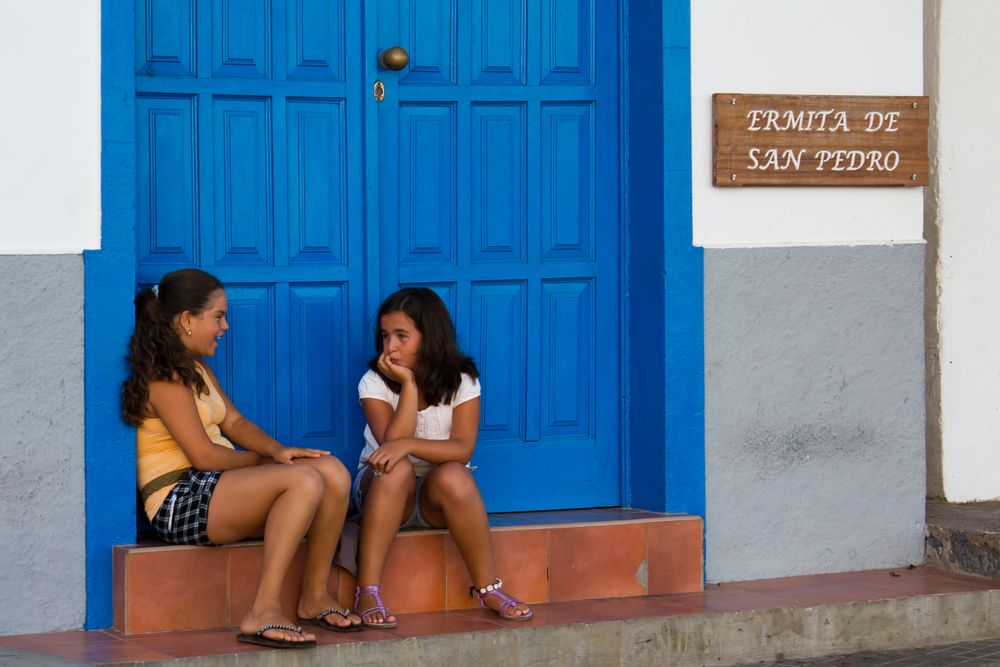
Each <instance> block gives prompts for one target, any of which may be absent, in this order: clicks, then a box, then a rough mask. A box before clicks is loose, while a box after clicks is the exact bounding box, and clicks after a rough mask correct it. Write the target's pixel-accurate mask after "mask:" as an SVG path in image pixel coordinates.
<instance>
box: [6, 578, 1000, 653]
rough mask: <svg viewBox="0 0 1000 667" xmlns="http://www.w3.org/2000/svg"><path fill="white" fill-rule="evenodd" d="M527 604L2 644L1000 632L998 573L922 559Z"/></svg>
mask: <svg viewBox="0 0 1000 667" xmlns="http://www.w3.org/2000/svg"><path fill="white" fill-rule="evenodd" d="M533 609H534V611H535V618H534V619H533V620H532V621H529V622H526V623H511V622H505V621H502V620H500V619H498V618H497V617H496V616H495V615H492V614H488V613H486V612H483V611H480V610H473V609H469V610H460V611H449V612H434V613H420V614H400V615H399V617H400V626H399V628H398V629H396V630H381V631H379V630H365V631H364V632H360V633H352V634H347V635H344V634H337V633H331V632H323V631H319V632H318V633H317V635H318V644H319V645H318V646H317V647H316V648H314V649H307V650H302V651H294V652H292V651H275V650H268V649H263V648H259V647H252V646H248V645H245V644H238V643H237V642H236V641H235V638H234V629H233V628H220V629H216V630H206V631H189V632H169V633H159V634H148V635H122V634H119V633H115V632H113V631H98V632H70V633H55V634H50V635H27V636H21V637H0V647H7V648H9V649H15V650H18V651H31V652H35V653H43V654H48V655H53V656H57V657H59V658H62V659H68V660H77V661H81V662H85V663H90V664H117V665H145V666H153V665H157V666H159V665H163V666H164V667H166V665H171V666H176V665H234V666H235V665H240V666H243V665H253V666H256V665H261V666H265V665H289V664H294V665H302V666H305V665H317V666H318V665H329V664H345V665H352V666H354V665H386V664H392V665H399V666H400V667H409V666H413V667H416V666H418V665H420V666H423V665H480V666H483V667H485V666H487V665H511V666H514V665H573V666H576V665H584V666H590V665H594V666H600V667H605V666H607V665H674V666H677V667H685V666H693V667H698V666H701V665H735V664H753V663H762V662H763V663H766V662H773V661H775V660H778V659H783V660H807V659H815V658H817V657H818V656H829V655H841V654H848V653H857V652H861V651H882V650H891V649H912V648H913V647H916V646H931V645H940V644H947V643H955V642H965V641H974V640H985V639H996V638H998V637H1000V582H998V581H994V580H990V579H984V578H980V577H972V576H968V575H961V574H955V573H949V572H943V571H941V570H937V569H934V568H929V567H923V566H920V567H912V568H907V567H903V568H899V569H893V570H869V571H865V572H845V573H838V574H828V575H816V576H807V577H787V578H782V579H769V580H760V581H749V582H738V583H732V584H724V585H712V586H709V588H708V590H705V591H704V592H700V593H681V594H675V595H662V596H645V597H633V598H612V599H605V600H590V601H578V602H565V603H553V604H542V605H534V606H533ZM21 657H23V656H21ZM15 664H17V667H22V666H23V665H29V664H32V663H20V664H18V663H15ZM39 664H45V663H39ZM779 664H780V663H779ZM792 664H794V663H792Z"/></svg>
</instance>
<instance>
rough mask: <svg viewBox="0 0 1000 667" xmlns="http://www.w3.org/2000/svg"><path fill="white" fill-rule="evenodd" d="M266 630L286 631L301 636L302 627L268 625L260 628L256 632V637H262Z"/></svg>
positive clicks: (278, 624)
mask: <svg viewBox="0 0 1000 667" xmlns="http://www.w3.org/2000/svg"><path fill="white" fill-rule="evenodd" d="M268 630H288V631H289V632H297V633H298V634H300V635H301V634H302V626H300V625H296V626H294V627H293V626H291V625H282V624H280V623H268V624H267V625H264V626H261V627H260V628H259V629H258V630H257V636H258V637H263V636H264V633H265V632H267V631H268Z"/></svg>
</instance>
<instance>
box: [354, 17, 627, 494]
mask: <svg viewBox="0 0 1000 667" xmlns="http://www.w3.org/2000/svg"><path fill="white" fill-rule="evenodd" d="M377 7H378V9H377V16H373V15H372V14H371V11H372V10H369V11H370V13H369V20H370V23H371V24H373V25H378V34H377V39H376V43H377V48H376V49H375V50H374V51H375V52H377V51H378V50H380V49H385V48H388V47H390V46H394V45H400V46H403V48H405V49H406V50H407V51H408V52H409V55H410V63H409V66H408V67H407V68H405V69H403V70H401V71H398V72H394V71H388V70H383V69H378V68H377V67H372V66H371V65H369V74H370V76H372V77H377V78H378V79H380V80H381V81H382V82H383V83H384V85H385V89H386V97H385V101H383V102H382V103H381V104H379V105H378V106H377V120H378V146H379V152H378V155H379V194H380V197H379V201H378V211H379V219H378V222H379V234H380V237H381V245H380V248H381V253H380V261H381V267H382V268H381V271H380V278H381V280H380V293H381V294H382V295H385V294H388V293H389V292H390V291H392V290H394V289H396V287H397V286H398V285H414V284H433V285H435V286H437V288H438V289H439V291H440V292H442V293H444V294H447V295H449V296H452V297H454V300H453V301H451V302H449V300H448V299H447V298H446V299H445V301H446V303H448V304H449V307H450V308H451V309H452V310H451V312H452V316H453V318H454V319H455V323H456V328H457V329H458V333H459V337H460V339H461V340H460V344H461V345H462V347H463V348H464V349H465V350H466V351H467V352H468V353H469V354H471V355H472V356H474V357H475V358H476V360H477V363H478V364H479V367H480V370H481V373H482V383H483V397H482V401H481V405H482V410H481V419H480V436H479V443H480V444H479V446H478V448H477V450H476V454H475V456H474V463H475V464H476V465H478V466H479V467H480V470H481V472H480V473H478V474H477V478H478V480H479V483H480V486H481V488H482V489H483V492H484V496H485V498H486V502H487V507H488V508H489V509H490V510H491V511H512V510H525V509H541V508H558V507H584V506H593V505H613V504H617V503H618V502H619V474H620V473H619V455H618V452H619V438H618V403H619V392H618V352H617V351H618V349H619V346H618V324H617V323H618V222H617V221H618V194H617V192H618V187H617V182H618V178H617V170H618V164H617V132H618V130H617V118H618V115H617V84H616V64H615V63H616V59H615V54H616V48H617V46H616V37H615V35H616V32H615V31H616V28H615V26H616V25H617V17H616V15H615V13H614V11H615V10H614V7H613V6H612V4H611V3H602V6H601V8H600V11H601V12H602V14H601V16H600V22H598V21H597V18H598V16H597V14H596V13H595V8H594V7H593V6H591V5H590V4H588V3H587V2H582V3H578V2H577V0H573V1H572V2H564V1H544V2H543V1H542V0H530V1H528V2H514V1H511V2H492V1H491V2H488V3H487V2H482V1H473V2H446V1H444V0H439V1H432V2H425V1H423V0H382V2H380V3H378V5H377ZM598 24H599V25H600V26H601V33H600V35H598V32H597V25H598ZM595 45H597V46H598V47H599V48H595ZM512 489H516V492H513V493H512Z"/></svg>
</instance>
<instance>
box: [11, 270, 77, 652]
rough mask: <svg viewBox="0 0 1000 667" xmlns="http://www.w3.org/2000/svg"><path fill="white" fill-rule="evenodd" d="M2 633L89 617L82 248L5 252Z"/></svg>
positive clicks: (59, 626)
mask: <svg viewBox="0 0 1000 667" xmlns="http://www.w3.org/2000/svg"><path fill="white" fill-rule="evenodd" d="M0 285H2V286H3V287H2V288H0V312H2V313H3V318H2V319H0V376H2V377H3V389H2V390H0V600H4V601H5V602H4V603H3V604H0V634H18V633H24V632H41V631H46V630H67V629H74V628H79V627H80V626H81V625H82V624H83V617H84V602H85V580H84V579H85V578H84V565H85V561H84V530H83V529H84V521H85V518H84V506H83V498H84V470H83V258H82V257H81V256H80V255H59V256H36V257H7V256H0Z"/></svg>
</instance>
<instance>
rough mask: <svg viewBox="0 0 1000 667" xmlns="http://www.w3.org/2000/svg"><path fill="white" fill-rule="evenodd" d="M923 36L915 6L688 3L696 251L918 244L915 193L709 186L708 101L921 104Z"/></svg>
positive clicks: (919, 201)
mask: <svg viewBox="0 0 1000 667" xmlns="http://www.w3.org/2000/svg"><path fill="white" fill-rule="evenodd" d="M988 3H989V0H983V3H976V4H988ZM997 4H1000V3H997ZM922 37H923V6H922V2H921V0H878V1H877V2H873V1H872V0H839V1H838V2H833V3H831V2H828V1H826V0H757V1H755V2H746V0H697V1H696V2H692V3H691V97H692V114H693V115H692V154H693V169H692V178H693V192H692V196H693V207H694V240H695V243H696V244H697V245H704V246H770V245H787V244H793V245H800V244H806V245H809V244H820V245H835V244H849V243H887V242H914V241H917V242H919V241H921V239H922V238H923V196H922V188H874V187H867V188H843V187H829V188H814V187H813V188H788V187H778V188H715V187H713V186H712V106H711V104H712V93H716V92H727V93H771V94H830V95H922V94H923V56H922V54H923V42H922Z"/></svg>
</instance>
